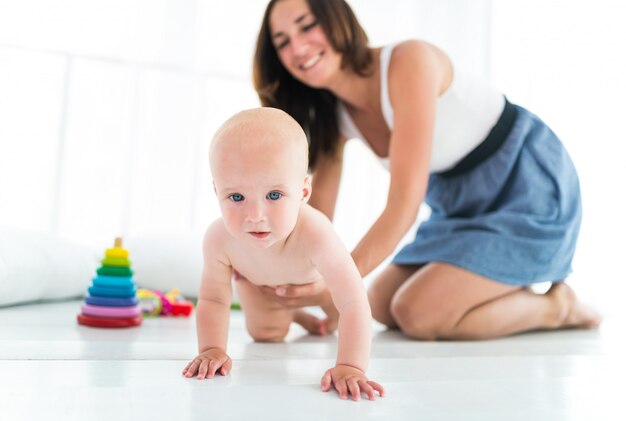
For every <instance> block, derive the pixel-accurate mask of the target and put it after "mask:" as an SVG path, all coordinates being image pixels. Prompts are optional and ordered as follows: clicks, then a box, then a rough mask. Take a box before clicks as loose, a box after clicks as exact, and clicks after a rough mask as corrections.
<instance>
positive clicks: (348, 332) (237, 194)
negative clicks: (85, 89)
mask: <svg viewBox="0 0 626 421" xmlns="http://www.w3.org/2000/svg"><path fill="white" fill-rule="evenodd" d="M209 155H210V158H209V161H210V166H211V173H212V176H213V187H214V190H215V193H216V194H217V197H218V201H219V204H220V209H221V212H222V217H221V218H219V219H218V220H216V221H215V222H213V223H212V224H211V225H210V226H209V228H208V229H207V231H206V234H205V236H204V246H203V254H204V269H203V273H202V284H201V286H200V291H199V294H198V305H197V310H196V311H197V312H196V318H197V331H198V349H199V354H198V356H197V357H195V358H194V359H193V360H192V361H191V362H189V364H187V366H186V367H185V369H184V370H183V375H185V376H186V377H192V376H194V375H195V374H197V375H198V379H203V378H212V377H213V376H214V375H215V374H216V373H218V374H221V375H227V374H228V373H229V372H230V369H231V367H232V361H231V359H230V358H229V357H228V355H227V354H226V343H227V339H228V324H229V320H228V319H229V313H230V303H231V297H232V289H231V277H232V274H233V269H234V268H235V269H236V270H237V271H238V273H239V274H240V275H241V276H243V277H245V278H247V279H248V280H249V281H250V282H251V283H254V284H256V285H268V286H277V285H284V284H288V283H292V284H293V283H302V284H304V283H309V282H314V281H317V280H320V279H323V280H324V281H325V282H326V284H327V285H328V289H329V290H330V293H331V295H332V299H333V302H334V304H335V307H336V310H338V312H339V314H338V328H339V341H338V342H339V350H338V354H337V361H336V364H335V366H334V367H333V368H331V369H329V370H327V371H326V373H325V374H324V375H323V377H322V381H321V387H322V390H323V391H325V392H326V391H328V390H330V388H331V386H333V387H334V388H335V389H336V390H337V391H338V392H339V396H340V397H341V398H342V399H347V398H348V396H351V397H352V399H354V400H358V399H360V397H361V393H362V392H363V393H365V394H366V395H367V397H368V398H369V399H375V396H376V395H375V392H378V393H379V394H380V395H381V396H382V395H383V393H384V391H383V387H382V386H381V385H379V384H378V383H376V382H373V381H369V380H368V379H367V377H366V376H365V371H366V369H367V365H368V360H369V353H370V341H371V311H370V307H369V303H368V301H367V295H366V292H365V288H364V286H363V283H362V280H361V276H360V274H359V272H358V270H357V268H356V266H355V264H354V262H353V261H352V258H351V257H350V254H349V253H348V251H347V250H346V249H345V247H344V246H343V243H342V242H341V240H340V239H339V237H338V236H337V234H336V233H335V232H334V230H333V226H332V223H331V222H330V221H329V220H328V219H327V218H326V217H325V216H324V215H323V214H322V213H321V212H319V211H317V210H315V209H314V208H312V207H311V206H309V205H308V204H307V201H308V199H309V197H310V196H311V182H310V178H309V176H308V175H307V166H308V145H307V140H306V136H305V134H304V132H303V130H302V129H301V128H300V126H299V125H298V123H297V122H296V121H295V120H294V119H292V118H291V117H290V116H289V115H288V114H286V113H285V112H283V111H280V110H278V109H274V108H257V109H252V110H247V111H242V112H240V113H238V114H236V115H234V116H233V117H231V118H230V119H228V120H227V121H226V122H225V123H224V124H223V125H222V126H221V127H220V128H219V129H218V130H217V132H216V134H215V136H214V138H213V142H212V144H211V149H210V154H209ZM235 285H236V288H237V294H238V296H239V300H240V303H241V307H242V309H243V311H244V315H245V319H246V326H247V329H248V333H249V334H250V335H251V336H252V338H254V340H255V341H260V342H277V341H282V340H283V339H284V338H285V336H286V335H287V332H288V330H289V325H290V324H291V322H298V323H301V324H303V325H308V326H309V328H310V324H309V323H308V322H307V318H306V315H305V314H304V310H302V309H299V310H292V309H290V308H286V307H282V306H280V305H279V304H276V303H275V302H273V301H270V300H269V299H267V298H265V297H264V296H263V294H262V293H261V292H259V291H258V290H257V288H256V287H255V286H253V285H251V284H250V283H249V282H244V281H238V282H235ZM336 310H335V308H325V309H324V311H326V313H327V315H328V316H329V318H330V319H332V318H335V319H336V317H337V314H336ZM310 317H313V316H310ZM331 330H332V328H331ZM320 333H323V332H320Z"/></svg>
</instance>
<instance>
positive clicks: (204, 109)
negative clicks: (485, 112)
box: [0, 0, 488, 246]
mask: <svg viewBox="0 0 626 421" xmlns="http://www.w3.org/2000/svg"><path fill="white" fill-rule="evenodd" d="M265 4H266V1H265V0H232V1H228V2H215V1H210V0H197V1H192V0H185V1H180V0H179V1H172V0H158V1H155V0H124V1H119V0H118V1H110V0H88V1H84V0H83V1H79V0H63V1H54V2H50V1H45V0H26V1H19V2H16V1H9V0H2V1H1V2H0V142H1V150H2V151H4V153H2V154H0V221H2V224H3V225H9V226H12V227H17V228H23V229H28V230H35V231H44V232H52V233H55V234H58V235H59V236H61V237H63V238H66V239H70V240H73V241H74V242H78V243H82V244H87V245H94V246H102V245H103V244H109V242H110V241H111V238H112V237H113V236H114V235H117V234H122V235H124V236H130V237H142V236H155V235H156V236H158V235H173V234H181V233H193V234H197V233H200V232H201V231H202V230H203V229H204V227H205V226H206V224H207V223H208V222H209V221H210V220H212V219H213V218H215V217H217V215H218V208H217V204H216V202H215V200H214V198H213V194H212V191H211V187H210V178H209V174H208V168H207V165H206V153H207V146H208V142H209V138H210V136H211V134H212V132H213V131H214V130H215V128H217V126H218V125H219V124H220V123H221V122H222V121H223V120H224V119H225V118H226V117H228V116H229V115H231V114H233V113H234V112H236V111H237V110H239V109H242V108H247V107H253V106H256V105H258V101H257V98H256V95H255V93H254V91H253V88H252V84H251V65H252V62H251V59H252V52H253V48H254V42H255V39H256V35H257V31H258V28H259V25H260V21H261V16H262V13H263V10H264V8H265ZM352 4H353V7H354V9H355V11H356V13H357V15H359V17H360V18H361V19H362V20H363V24H364V26H365V27H366V29H367V30H368V31H369V33H370V38H371V41H372V43H373V44H376V45H378V44H382V43H387V42H392V41H397V40H401V39H404V38H407V37H425V38H427V39H430V40H432V41H434V42H437V43H440V44H443V45H444V46H445V47H446V48H448V49H449V50H450V51H451V52H452V53H453V54H455V55H457V56H458V57H459V60H460V61H462V62H464V63H465V64H466V65H467V67H470V68H472V69H474V70H477V71H485V69H486V67H487V66H486V64H487V60H486V56H485V53H486V47H487V43H486V41H485V39H486V38H485V34H486V30H485V29H484V28H486V27H488V25H487V24H486V22H487V21H486V20H485V19H486V16H487V14H486V13H485V10H486V7H487V5H488V2H485V1H481V2H463V4H462V5H461V6H459V3H458V2H456V1H434V0H431V1H422V2H415V1H406V0H404V1H400V0H397V1H395V2H394V6H393V7H390V4H389V2H387V1H382V0H358V1H357V0H355V1H353V2H352ZM244 11H245V12H244ZM476 22H479V23H480V24H479V25H476ZM390 28H391V30H390ZM449 28H454V31H450V30H449ZM350 148H351V149H354V150H355V152H353V153H352V155H353V157H352V158H351V160H350V161H349V163H348V166H347V168H346V176H345V181H346V182H345V183H344V189H343V190H344V191H343V192H342V199H341V202H340V204H339V209H338V214H337V226H338V229H339V231H340V234H341V235H342V236H343V237H344V238H345V240H346V243H348V244H349V245H353V244H354V243H356V241H357V240H358V238H359V237H360V235H362V233H363V231H364V228H365V227H366V225H367V224H368V223H369V222H371V220H373V218H375V217H376V215H377V213H378V212H379V211H380V209H381V206H382V200H383V199H384V192H385V188H386V182H387V179H386V177H387V174H386V173H385V172H384V171H383V170H382V169H378V172H376V171H375V172H374V173H373V174H372V171H371V167H372V166H371V165H369V163H370V161H373V158H372V157H371V156H369V155H368V154H367V152H366V151H365V150H364V148H362V147H361V146H360V145H358V144H356V143H354V144H353V145H351V146H350ZM375 168H376V167H375ZM373 193H374V194H373Z"/></svg>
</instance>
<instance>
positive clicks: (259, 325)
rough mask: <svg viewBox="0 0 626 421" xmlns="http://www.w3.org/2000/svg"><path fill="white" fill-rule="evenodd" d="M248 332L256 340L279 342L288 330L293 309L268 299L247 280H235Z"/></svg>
mask: <svg viewBox="0 0 626 421" xmlns="http://www.w3.org/2000/svg"><path fill="white" fill-rule="evenodd" d="M235 286H236V288H237V295H238V296H239V302H240V303H241V308H242V310H243V313H244V316H245V318H246V328H247V329H248V333H249V334H250V336H252V338H253V339H254V340H255V341H257V342H281V341H283V340H284V339H285V336H287V333H288V332H289V325H290V324H291V322H292V321H293V310H290V309H288V308H286V307H284V306H282V305H280V304H278V303H275V302H273V301H270V300H269V299H267V298H265V296H264V295H263V294H262V293H261V292H260V291H259V289H258V288H256V287H255V286H254V285H252V284H250V282H249V281H235Z"/></svg>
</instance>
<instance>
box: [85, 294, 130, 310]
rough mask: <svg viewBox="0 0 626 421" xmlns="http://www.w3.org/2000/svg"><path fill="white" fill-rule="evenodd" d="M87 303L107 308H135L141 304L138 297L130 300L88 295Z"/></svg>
mask: <svg viewBox="0 0 626 421" xmlns="http://www.w3.org/2000/svg"><path fill="white" fill-rule="evenodd" d="M85 302H86V303H87V304H91V305H93V306H107V307H133V306H136V305H137V304H138V303H139V300H138V299H137V297H130V298H115V297H93V296H91V295H87V296H86V297H85Z"/></svg>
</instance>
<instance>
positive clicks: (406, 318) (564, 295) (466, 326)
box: [368, 263, 601, 340]
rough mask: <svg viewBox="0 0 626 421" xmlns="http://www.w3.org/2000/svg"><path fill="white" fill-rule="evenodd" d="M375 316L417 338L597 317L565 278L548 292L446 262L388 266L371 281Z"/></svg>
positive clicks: (501, 332)
mask: <svg viewBox="0 0 626 421" xmlns="http://www.w3.org/2000/svg"><path fill="white" fill-rule="evenodd" d="M368 296H369V299H370V303H371V305H372V312H373V315H374V318H375V319H376V320H378V321H379V322H381V323H383V324H385V325H386V326H388V327H390V328H399V329H400V330H402V331H403V332H404V333H405V334H407V335H408V336H411V337H413V338H416V339H427V340H435V339H486V338H493V337H499V336H506V335H512V334H516V333H521V332H526V331H531V330H543V329H561V328H593V327H597V326H598V325H599V323H600V321H601V317H600V315H599V314H598V313H596V312H595V311H594V310H593V309H591V308H590V307H588V306H586V305H584V304H583V303H581V302H580V301H579V300H578V299H577V298H576V295H575V294H574V291H573V290H572V289H571V288H570V287H569V286H568V285H567V284H565V283H562V282H561V283H555V284H554V285H553V286H552V288H551V289H550V290H549V291H548V292H547V293H546V294H535V293H533V292H532V291H530V290H529V289H527V288H522V287H515V286H509V285H505V284H501V283H498V282H495V281H492V280H490V279H488V278H485V277H482V276H479V275H476V274H474V273H472V272H469V271H466V270H463V269H460V268H458V267H455V266H452V265H448V264H445V263H431V264H428V265H426V266H424V267H423V268H421V269H419V270H416V268H415V267H408V266H396V265H391V266H389V267H388V268H387V269H386V270H385V271H384V272H383V273H382V274H381V275H380V276H379V277H378V278H377V279H376V280H375V281H374V282H373V284H372V285H371V287H370V289H369V291H368Z"/></svg>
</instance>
